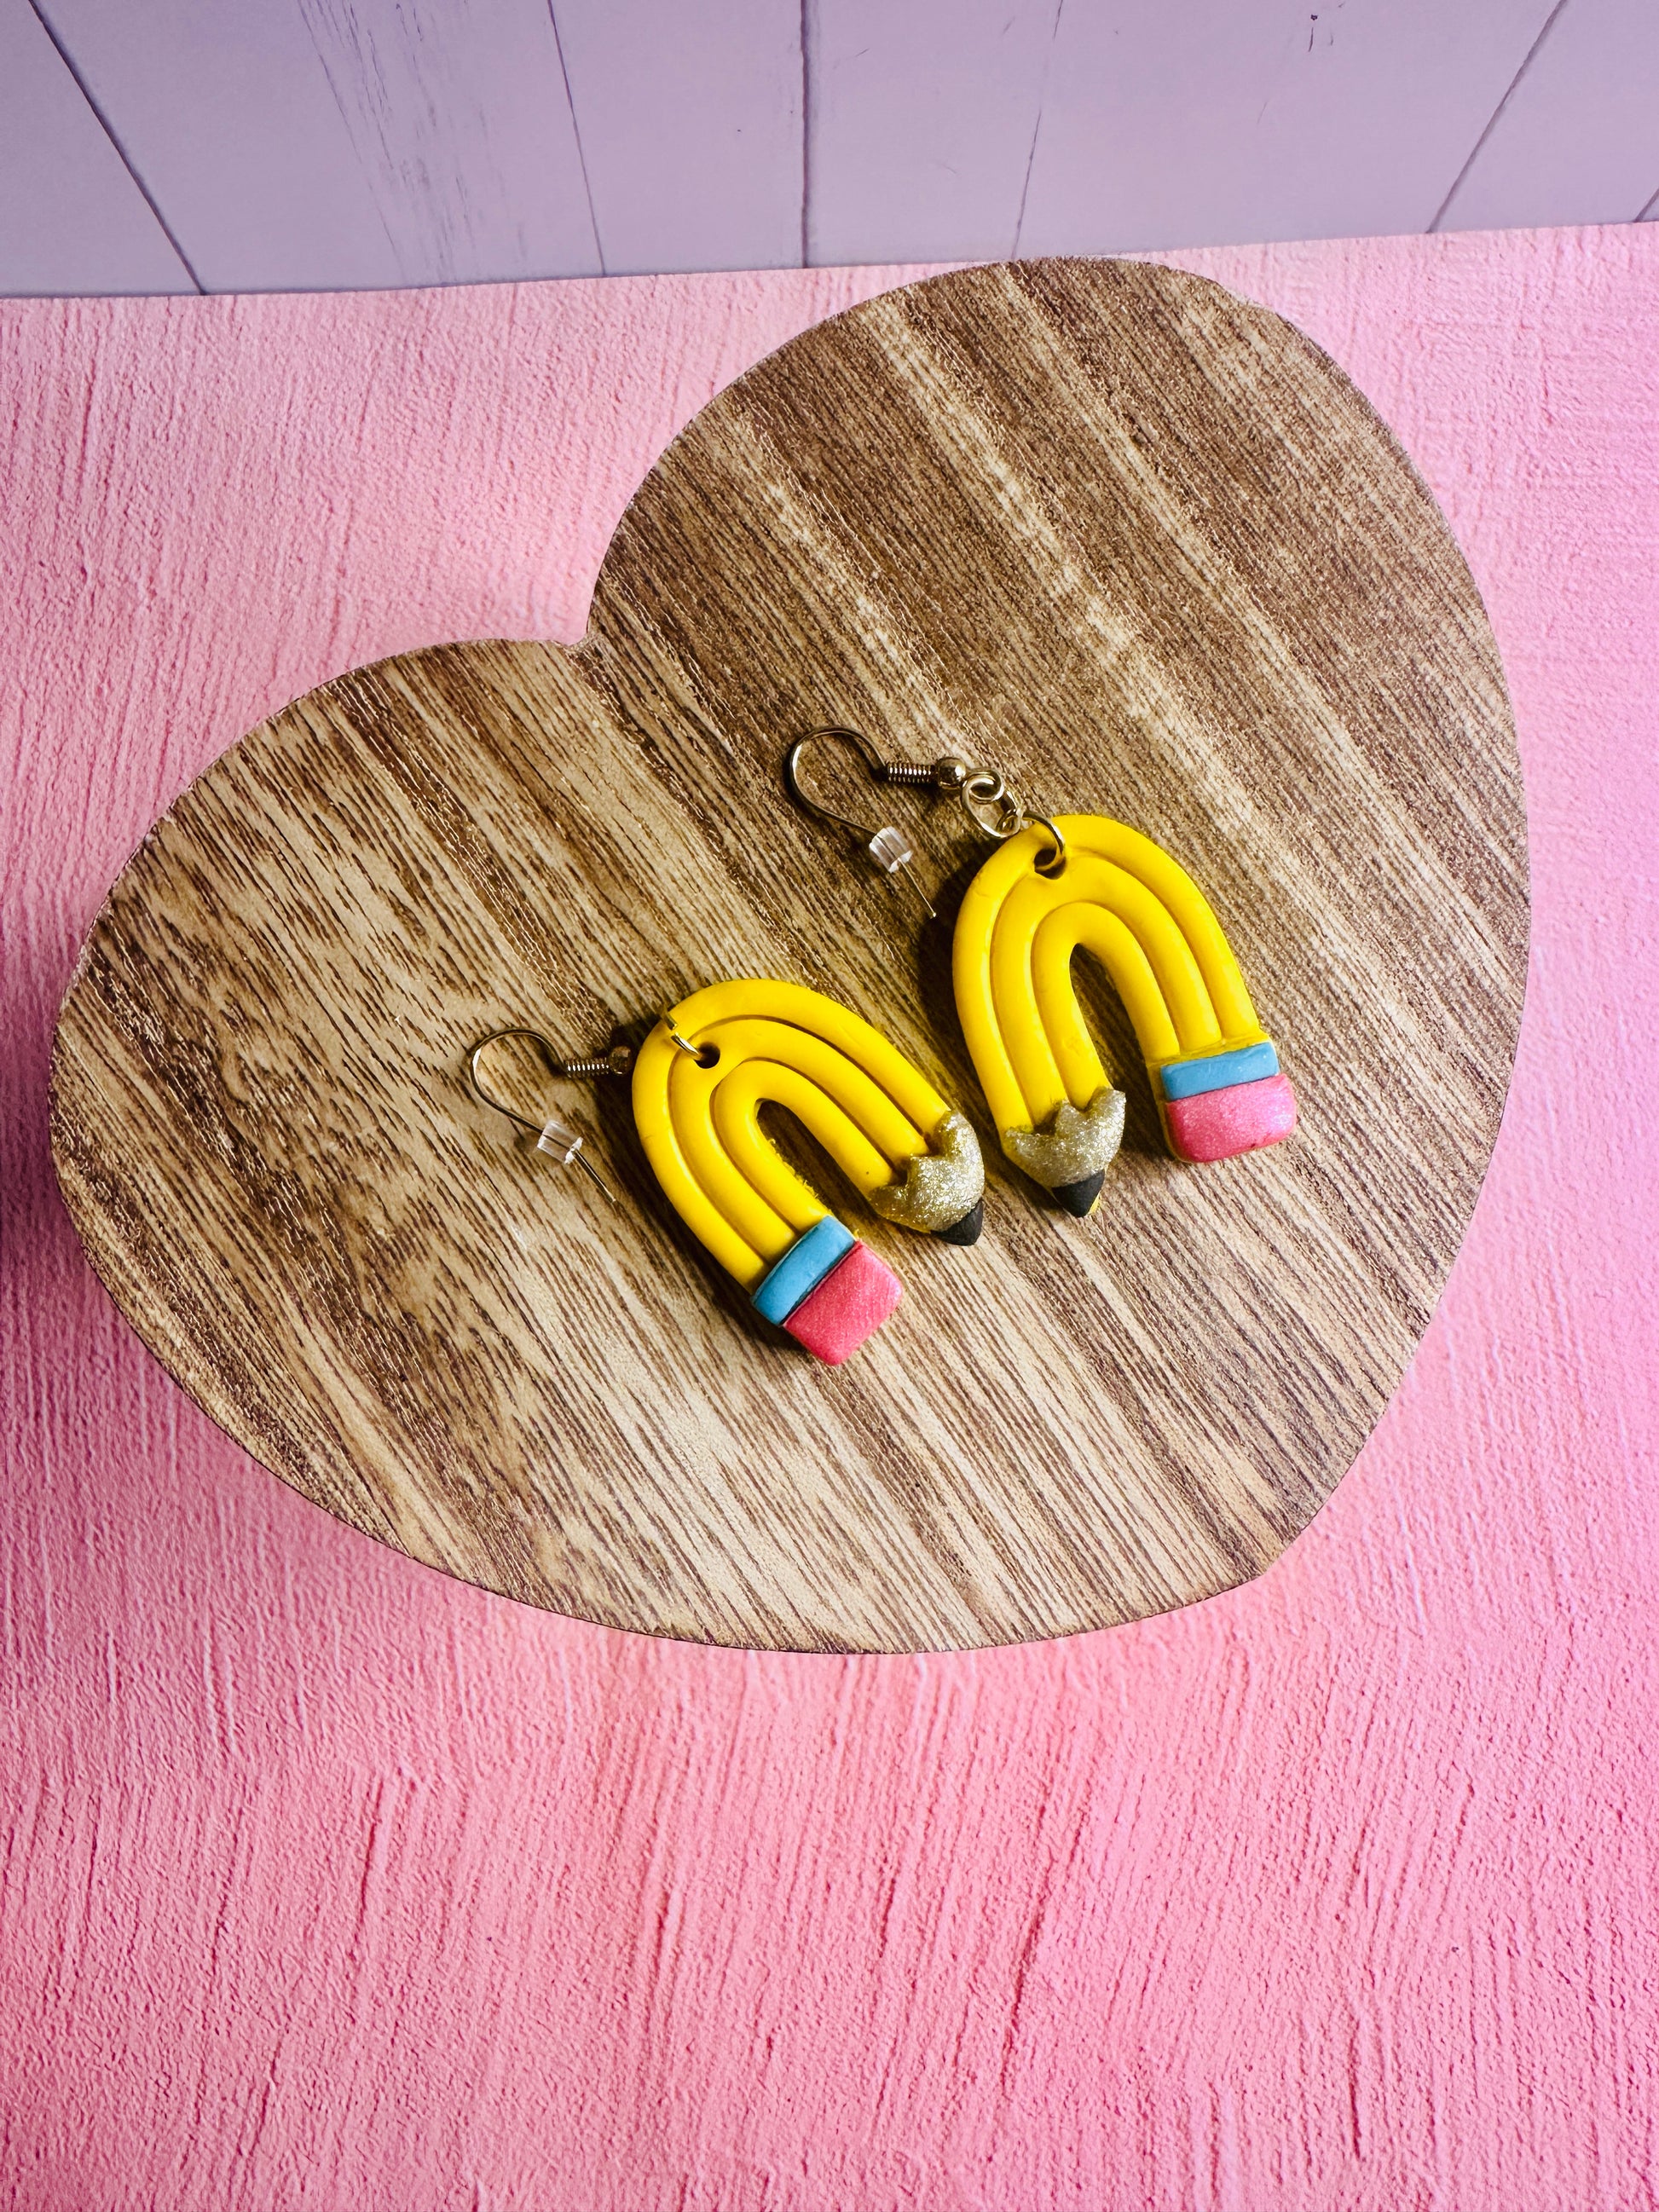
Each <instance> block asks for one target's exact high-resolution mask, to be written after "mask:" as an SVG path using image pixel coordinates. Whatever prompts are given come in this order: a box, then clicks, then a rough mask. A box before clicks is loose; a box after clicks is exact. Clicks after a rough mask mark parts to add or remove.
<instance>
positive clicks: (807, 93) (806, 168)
mask: <svg viewBox="0 0 1659 2212" xmlns="http://www.w3.org/2000/svg"><path fill="white" fill-rule="evenodd" d="M800 265H801V267H802V268H803V269H810V268H811V265H812V0H800Z"/></svg>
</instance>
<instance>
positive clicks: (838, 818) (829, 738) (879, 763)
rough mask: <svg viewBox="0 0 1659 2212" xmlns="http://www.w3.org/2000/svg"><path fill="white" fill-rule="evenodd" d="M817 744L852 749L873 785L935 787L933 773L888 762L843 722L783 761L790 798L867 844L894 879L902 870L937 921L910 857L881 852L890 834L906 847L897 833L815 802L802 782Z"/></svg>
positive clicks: (812, 736) (803, 742)
mask: <svg viewBox="0 0 1659 2212" xmlns="http://www.w3.org/2000/svg"><path fill="white" fill-rule="evenodd" d="M817 744H842V745H848V746H850V747H851V748H852V749H853V750H854V752H856V753H857V754H858V755H859V757H860V759H861V760H862V761H863V763H864V765H865V766H866V768H867V769H869V771H870V778H871V781H872V782H873V783H908V784H921V785H926V786H928V787H931V786H932V785H933V781H934V772H933V769H915V768H909V767H907V766H906V765H905V763H903V762H902V761H884V759H883V758H882V757H881V755H880V754H879V753H878V751H877V750H876V748H875V746H874V745H873V744H872V743H871V742H870V740H869V738H866V736H865V734H864V732H863V731H862V730H854V729H849V728H848V726H846V725H845V724H844V723H841V722H827V723H825V724H824V726H823V728H821V729H817V730H809V731H808V732H806V734H805V737H804V738H796V739H795V742H794V743H793V744H792V745H791V746H790V748H789V750H788V751H787V753H786V754H785V755H784V757H783V780H784V781H785V782H786V783H787V785H788V787H789V795H790V797H791V798H792V799H794V800H795V801H796V803H797V804H798V805H800V806H803V807H805V810H806V811H807V812H808V813H809V814H816V815H817V817H818V818H819V820H820V821H823V822H833V823H835V825H836V828H837V829H850V830H851V831H852V833H853V835H854V836H855V837H856V838H858V839H859V840H860V842H864V843H867V845H868V848H869V850H870V851H871V853H872V854H873V855H874V856H875V858H876V860H878V862H879V864H880V865H881V866H883V867H884V868H885V869H886V871H887V872H888V873H889V875H891V874H892V873H893V872H894V870H895V869H896V868H902V869H903V870H904V872H905V874H906V876H907V877H908V878H909V882H910V887H911V889H912V890H914V891H915V895H916V896H917V897H918V898H919V899H920V900H921V902H922V904H923V906H925V907H926V908H927V916H928V919H929V921H938V920H939V909H938V908H937V907H936V906H935V905H934V904H933V901H932V899H930V898H929V897H928V896H927V892H926V891H925V890H923V889H922V887H921V882H920V880H919V879H918V878H917V877H916V874H915V871H914V870H913V869H912V867H911V866H910V860H911V855H910V854H909V853H908V852H902V853H901V856H900V857H899V858H897V859H895V860H889V859H888V858H887V856H886V855H885V854H884V853H883V851H882V849H881V844H882V840H883V839H884V837H885V836H888V835H892V836H893V837H894V842H895V845H900V844H901V843H902V841H901V840H900V839H899V838H898V837H897V836H896V833H890V832H889V831H888V830H887V828H886V825H885V824H884V823H873V824H872V823H866V822H855V821H854V818H853V817H852V816H851V815H850V814H842V812H841V811H839V810H838V809H837V808H836V807H833V806H826V805H824V803H823V800H822V799H814V798H813V796H812V794H811V792H810V791H808V789H807V788H806V787H805V784H804V783H803V782H802V781H801V775H800V769H801V763H802V762H803V761H804V760H805V757H806V754H807V751H808V749H809V748H810V747H811V746H813V745H817Z"/></svg>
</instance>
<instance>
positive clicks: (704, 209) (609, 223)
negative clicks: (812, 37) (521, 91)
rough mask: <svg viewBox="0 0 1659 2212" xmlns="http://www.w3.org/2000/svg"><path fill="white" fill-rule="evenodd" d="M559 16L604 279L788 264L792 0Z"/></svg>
mask: <svg viewBox="0 0 1659 2212" xmlns="http://www.w3.org/2000/svg"><path fill="white" fill-rule="evenodd" d="M555 12H556V16H557V20H558V35H559V41H560V45H561V46H562V50H563V55H564V62H565V66H566V69H567V70H568V74H569V82H570V94H571V98H572V100H573V102H574V106H575V112H576V123H577V127H578V129H579V131H580V137H581V148H582V155H583V159H584V162H585V165H586V173H587V181H588V184H589V186H590V187H591V189H592V198H593V210H594V219H595V222H596V224H597V227H598V231H599V247H600V252H601V254H602V257H603V264H604V266H605V270H607V271H608V272H610V273H611V274H612V275H620V274H624V273H627V272H630V271H641V270H694V269H775V268H788V267H794V266H798V265H799V263H800V261H801V260H802V258H803V254H802V240H803V237H804V234H805V222H804V210H803V205H802V200H803V194H804V190H805V183H804V166H805V165H804V159H803V146H802V84H803V69H802V47H801V25H802V15H801V8H800V5H799V0H722V5H720V7H719V8H717V9H716V8H710V7H702V8H694V7H687V6H685V5H684V0H629V5H628V7H627V8H626V9H625V10H619V9H617V6H616V5H615V4H614V0H556V7H555ZM884 258H891V257H888V256H884Z"/></svg>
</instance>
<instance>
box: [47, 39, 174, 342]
mask: <svg viewBox="0 0 1659 2212" xmlns="http://www.w3.org/2000/svg"><path fill="white" fill-rule="evenodd" d="M29 9H30V11H31V13H32V14H33V17H34V20H35V21H36V22H37V23H39V25H40V28H41V29H42V30H43V31H44V32H45V33H46V36H47V37H48V38H49V39H50V40H52V51H53V52H54V53H55V54H56V55H57V57H58V60H59V61H60V62H62V64H64V68H65V69H66V70H68V71H69V73H70V76H71V77H72V78H73V79H74V81H75V88H76V91H77V92H78V93H79V94H80V95H81V97H82V100H85V102H86V103H87V106H88V107H89V108H90V109H91V110H92V112H93V115H94V118H96V121H97V124H98V128H99V129H100V131H102V132H103V134H104V136H105V137H106V138H107V139H108V140H109V143H110V144H111V145H112V147H113V148H114V149H115V153H116V158H117V159H118V161H119V162H120V164H121V167H123V168H124V169H125V171H126V173H127V174H128V176H130V177H131V179H132V181H133V183H134V185H136V186H137V191H138V195H139V197H140V198H141V199H142V200H143V203H144V205H145V206H146V207H147V208H148V209H149V211H150V213H151V214H152V215H153V216H155V220H156V222H157V224H158V225H159V226H160V228H161V235H162V237H163V238H165V239H166V240H167V244H168V245H169V246H171V247H172V248H173V252H175V253H176V254H177V255H178V257H179V266H180V268H182V269H183V270H184V272H185V276H188V277H189V279H190V281H191V283H192V284H193V285H194V286H195V287H196V289H197V292H199V293H200V294H201V295H202V297H203V298H204V299H205V298H206V297H207V286H206V285H205V284H204V283H203V282H202V280H201V278H200V277H199V276H197V273H196V270H195V268H194V266H193V264H191V258H190V256H189V254H187V253H186V252H185V249H184V247H183V246H181V245H180V244H179V240H178V239H177V237H176V236H175V235H174V234H173V225H172V224H171V223H170V222H168V221H167V217H166V216H164V215H163V214H162V212H161V208H160V206H159V204H157V201H156V198H155V194H154V193H153V192H152V191H150V188H149V185H147V184H146V183H145V182H144V180H143V178H142V177H141V176H140V175H139V173H138V168H137V163H136V162H135V161H134V160H133V158H132V156H131V154H129V153H128V151H127V149H126V148H125V146H124V145H123V144H122V143H121V138H120V134H119V133H118V131H117V130H116V129H115V126H114V125H113V124H112V122H111V121H110V119H109V118H108V116H107V115H106V114H105V112H104V111H103V109H102V108H101V107H100V106H99V104H98V102H97V100H95V99H94V97H93V93H92V88H91V86H90V85H89V84H88V82H87V81H86V79H85V77H84V76H82V74H81V71H80V69H79V67H78V66H77V64H76V59H75V57H74V55H73V54H72V53H70V50H69V48H68V47H67V46H65V45H64V41H63V40H61V39H60V38H59V37H58V33H57V31H56V30H55V29H54V28H53V27H52V22H51V20H50V19H49V17H48V16H47V15H46V10H45V9H44V8H42V6H41V5H40V0H29Z"/></svg>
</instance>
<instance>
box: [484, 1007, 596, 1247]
mask: <svg viewBox="0 0 1659 2212" xmlns="http://www.w3.org/2000/svg"><path fill="white" fill-rule="evenodd" d="M508 1037H524V1038H526V1040H527V1041H528V1042H530V1043H532V1044H533V1045H534V1046H535V1047H536V1048H537V1049H538V1051H539V1052H540V1054H541V1055H542V1057H543V1059H544V1060H546V1062H547V1064H548V1066H549V1067H550V1068H551V1070H552V1071H553V1073H554V1074H555V1075H558V1076H563V1077H566V1078H570V1077H576V1078H580V1077H582V1076H586V1075H621V1074H623V1073H626V1069H625V1068H624V1067H621V1066H617V1060H619V1059H623V1058H625V1056H626V1055H625V1054H618V1053H613V1054H611V1055H610V1056H609V1057H608V1058H606V1059H604V1060H561V1059H560V1058H559V1055H558V1054H557V1053H556V1052H555V1051H554V1049H553V1048H552V1046H551V1045H550V1043H549V1042H548V1041H547V1039H546V1038H545V1037H544V1036H543V1035H542V1033H541V1031H540V1030H530V1029H525V1028H522V1027H520V1025H519V1024H516V1023H515V1024H513V1025H512V1026H511V1027H510V1028H507V1029H504V1030H491V1031H490V1033H489V1036H487V1037H480V1038H479V1040H478V1042H477V1044H475V1045H474V1046H473V1048H472V1049H471V1052H470V1053H468V1054H467V1056H466V1074H467V1081H468V1082H469V1083H470V1084H471V1086H472V1091H473V1096H474V1097H477V1098H478V1099H480V1100H481V1101H482V1102H483V1104H484V1105H486V1106H488V1107H489V1108H491V1109H493V1110H494V1111H495V1113H497V1114H504V1115H506V1116H507V1120H508V1121H516V1122H517V1123H518V1125H519V1127H520V1128H521V1129H528V1130H529V1132H530V1133H531V1135H532V1137H539V1136H541V1135H543V1134H544V1133H545V1131H546V1128H547V1124H546V1123H545V1122H544V1121H531V1120H530V1119H529V1117H528V1116H527V1115H523V1114H520V1111H519V1110H518V1109H517V1107H516V1106H509V1105H508V1104H507V1101H506V1100H505V1099H504V1098H497V1097H495V1094H494V1092H493V1091H489V1089H488V1088H487V1087H486V1085H485V1084H484V1081H483V1078H482V1077H481V1076H480V1074H479V1073H478V1058H479V1055H480V1054H482V1053H485V1052H488V1051H489V1048H490V1046H491V1045H492V1044H504V1043H505V1042H507V1038H508ZM584 1141H585V1140H584V1139H582V1138H581V1137H580V1136H578V1137H577V1139H576V1141H575V1147H574V1151H573V1152H571V1153H570V1155H569V1157H570V1158H572V1159H574V1161H575V1163H576V1165H577V1166H578V1167H579V1168H580V1169H581V1170H582V1172H583V1173H584V1174H585V1175H586V1176H590V1177H591V1178H592V1181H593V1182H596V1183H597V1184H598V1185H599V1188H600V1189H601V1190H602V1191H604V1193H605V1196H606V1197H607V1198H609V1199H611V1203H612V1205H614V1204H615V1203H616V1200H615V1199H614V1198H611V1189H610V1187H609V1185H608V1184H607V1183H606V1182H605V1178H604V1176H601V1175H600V1173H599V1170H598V1169H597V1168H596V1167H595V1166H594V1164H593V1163H592V1160H590V1159H589V1158H588V1157H587V1154H586V1152H585V1151H584V1150H583V1145H584Z"/></svg>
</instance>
